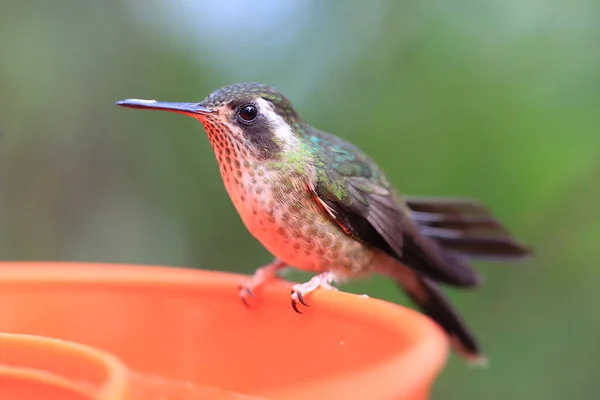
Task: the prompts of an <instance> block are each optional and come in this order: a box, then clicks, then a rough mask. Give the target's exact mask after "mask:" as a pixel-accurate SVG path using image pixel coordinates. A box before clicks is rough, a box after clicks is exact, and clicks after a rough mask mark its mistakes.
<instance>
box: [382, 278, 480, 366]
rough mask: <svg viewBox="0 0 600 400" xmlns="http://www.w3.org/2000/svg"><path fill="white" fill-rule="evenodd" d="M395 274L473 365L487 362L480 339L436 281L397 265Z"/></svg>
mask: <svg viewBox="0 0 600 400" xmlns="http://www.w3.org/2000/svg"><path fill="white" fill-rule="evenodd" d="M393 278H394V279H395V281H396V282H397V283H398V285H399V286H400V287H401V288H402V290H403V291H404V292H405V293H406V294H407V295H408V297H409V298H410V299H411V300H412V301H413V302H414V303H415V304H416V305H417V306H418V307H419V308H420V309H421V310H422V311H423V313H425V314H426V315H427V316H429V317H430V318H431V319H433V320H434V321H435V322H436V323H437V324H438V325H440V326H441V327H442V328H443V329H444V330H445V331H446V333H447V334H448V336H449V337H450V342H451V344H452V347H453V348H454V350H455V351H456V352H457V353H458V354H459V355H460V356H462V357H463V358H465V359H466V360H467V361H468V362H469V363H470V364H473V365H480V366H485V365H486V364H487V359H486V358H485V356H484V355H483V354H482V352H481V349H480V347H479V344H478V343H477V339H476V338H475V336H474V335H473V333H472V332H471V330H470V329H469V327H468V326H467V324H466V323H465V321H464V320H463V318H462V317H461V316H460V314H459V313H458V312H457V311H456V310H455V308H454V307H453V306H452V304H451V303H450V300H449V299H448V298H447V297H446V296H445V295H444V293H443V292H442V290H441V289H440V288H439V286H438V285H437V284H436V283H435V282H433V281H432V280H430V279H428V278H425V277H422V276H419V275H418V274H417V273H415V272H414V271H412V270H410V269H408V268H401V269H399V268H395V269H394V275H393Z"/></svg>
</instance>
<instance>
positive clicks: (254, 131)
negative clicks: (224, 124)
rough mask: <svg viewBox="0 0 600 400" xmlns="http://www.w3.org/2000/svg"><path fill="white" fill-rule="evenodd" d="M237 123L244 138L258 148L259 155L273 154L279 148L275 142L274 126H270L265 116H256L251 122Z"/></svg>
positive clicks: (267, 155)
mask: <svg viewBox="0 0 600 400" xmlns="http://www.w3.org/2000/svg"><path fill="white" fill-rule="evenodd" d="M238 124H239V125H240V126H241V128H242V130H243V132H244V136H245V137H246V139H248V141H250V143H252V144H253V145H254V147H255V148H257V149H258V151H259V154H260V155H261V156H263V157H265V158H266V157H269V156H273V155H275V154H276V153H277V152H278V151H279V150H280V149H279V145H278V144H277V143H275V134H274V132H273V130H274V127H272V126H271V124H270V123H269V121H268V120H267V118H266V117H265V116H262V115H260V116H258V118H257V119H256V120H255V121H254V122H253V123H251V124H244V123H238Z"/></svg>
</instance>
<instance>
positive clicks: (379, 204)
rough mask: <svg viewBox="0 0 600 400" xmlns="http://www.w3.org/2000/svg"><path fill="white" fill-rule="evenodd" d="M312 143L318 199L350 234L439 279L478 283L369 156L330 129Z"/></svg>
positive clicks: (315, 137)
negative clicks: (417, 218) (431, 233)
mask: <svg viewBox="0 0 600 400" xmlns="http://www.w3.org/2000/svg"><path fill="white" fill-rule="evenodd" d="M311 141H312V144H313V145H314V146H315V149H318V151H316V152H315V154H317V155H318V157H317V164H318V165H317V171H318V172H317V182H316V184H315V186H314V194H315V197H316V198H318V200H319V201H320V203H321V204H322V205H323V206H324V209H325V210H326V212H327V213H328V215H329V216H330V217H331V218H332V219H333V220H334V221H335V222H336V223H337V224H338V225H339V226H340V228H341V229H342V230H343V231H344V232H345V233H346V234H347V235H349V236H351V237H353V238H354V239H356V240H359V241H361V242H363V243H365V244H366V245H368V246H371V247H374V248H376V249H378V250H380V251H383V252H385V253H387V254H389V255H390V256H392V257H394V258H396V259H398V260H399V261H400V262H401V263H402V264H404V265H406V266H407V267H410V268H412V269H414V270H415V271H417V272H419V273H421V274H423V275H425V276H427V277H429V278H431V279H434V280H436V281H440V282H444V283H447V284H451V285H455V286H474V285H476V284H477V283H478V276H477V274H476V273H475V272H474V271H473V270H472V269H471V268H470V267H469V265H468V264H467V263H466V262H465V261H464V260H463V258H461V257H459V256H457V255H455V254H453V253H450V252H446V251H444V250H443V249H442V248H441V247H440V246H439V245H438V244H437V243H436V242H435V241H434V240H432V239H431V238H429V237H427V236H425V235H423V234H422V233H421V232H420V229H419V225H418V224H417V223H416V222H415V221H414V220H413V218H412V216H411V212H410V209H409V208H408V207H407V206H406V204H405V203H404V202H403V201H402V200H401V198H400V196H398V195H397V193H396V192H395V190H394V189H393V188H392V187H391V185H390V184H389V183H388V181H387V179H386V177H385V176H384V174H383V173H382V172H381V170H380V169H379V168H378V167H377V166H376V165H375V164H374V163H373V162H372V161H371V160H370V159H369V158H368V157H367V156H366V155H364V154H363V153H362V152H360V150H358V149H357V148H356V147H354V146H353V145H351V144H350V143H347V142H344V141H341V140H340V139H339V138H335V137H333V136H331V135H329V134H326V133H322V132H315V134H314V135H313V136H312V137H311Z"/></svg>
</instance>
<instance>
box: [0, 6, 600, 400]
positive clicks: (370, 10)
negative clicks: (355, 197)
mask: <svg viewBox="0 0 600 400" xmlns="http://www.w3.org/2000/svg"><path fill="white" fill-rule="evenodd" d="M1 9H2V12H0V88H1V91H0V134H1V139H0V257H1V258H2V259H16V260H25V259H28V260H32V259H34V260H35V259H37V260H81V261H98V262H125V263H128V262H130V263H146V264H163V265H180V266H189V267H195V268H205V269H222V270H228V271H243V272H248V273H249V272H251V271H252V270H253V269H254V268H255V267H257V266H258V265H261V264H263V263H265V262H267V261H268V260H269V259H270V256H269V255H268V254H267V253H266V251H265V250H264V249H263V248H262V247H261V246H260V244H259V243H258V242H256V241H255V240H254V239H253V238H252V237H251V236H250V235H249V234H248V233H247V231H246V230H245V228H244V227H243V225H242V224H241V222H240V219H239V217H238V216H237V214H236V213H235V211H234V209H233V206H232V205H231V203H230V201H229V199H228V198H227V195H226V193H225V190H224V188H223V186H222V183H221V180H220V176H219V173H218V169H217V165H216V162H215V159H214V156H213V154H212V150H211V149H210V146H209V143H208V141H207V140H206V139H205V137H204V132H203V130H202V128H201V126H200V124H198V123H197V122H196V121H194V120H192V119H191V118H184V117H181V116H176V115H173V114H168V113H164V114H163V113H147V112H134V111H131V110H124V109H121V108H118V107H116V106H114V102H115V101H117V100H120V99H122V98H127V97H138V98H157V99H161V100H174V101H199V100H201V99H202V98H204V96H205V95H207V94H208V93H209V92H210V91H212V90H213V89H216V88H218V87H220V86H223V85H227V84H230V83H234V82H240V81H259V82H263V83H267V84H270V85H274V86H276V87H277V88H279V89H280V90H281V91H283V92H284V93H285V94H286V95H287V96H288V97H290V98H291V99H292V101H293V102H294V103H295V105H296V107H297V109H298V110H299V111H300V112H301V114H302V115H303V116H304V117H305V118H306V119H307V120H308V121H309V122H310V123H311V124H313V125H315V126H317V127H319V128H321V129H324V130H328V131H331V132H334V133H336V134H338V135H341V136H344V137H346V138H348V139H350V140H351V141H353V142H355V143H356V144H358V145H359V146H361V147H362V148H364V149H365V150H366V151H367V152H368V153H370V154H371V155H373V157H374V158H376V159H377V160H378V161H379V162H380V163H381V165H382V166H383V167H384V168H385V169H386V170H387V171H388V174H389V175H390V178H391V179H392V180H393V181H394V182H395V183H396V184H397V185H398V186H399V187H400V188H401V190H402V191H404V192H405V193H409V194H419V195H450V196H470V197H475V198H479V199H481V200H483V201H484V202H485V203H487V204H488V205H489V206H490V207H491V208H492V209H493V210H494V211H495V213H496V214H497V215H498V216H499V217H500V218H501V219H502V220H504V221H506V223H507V224H508V225H509V226H510V227H511V229H513V230H514V232H515V233H516V234H517V235H518V236H519V237H521V238H522V239H524V240H525V241H527V242H529V243H531V244H533V246H534V247H535V250H536V257H535V258H534V259H533V260H530V261H528V262H526V263H523V264H519V265H515V266H500V265H492V264H482V265H481V270H482V271H483V272H484V273H485V275H486V276H487V281H486V284H485V285H484V287H482V288H481V290H478V291H477V292H476V293H458V292H452V293H451V296H452V298H453V299H454V300H455V301H456V303H457V305H458V306H459V307H460V308H461V309H462V310H463V312H464V315H465V317H466V318H467V319H468V320H469V321H470V323H471V325H472V326H473V327H474V329H476V331H477V332H478V333H479V335H480V337H481V339H482V341H483V343H484V345H485V348H486V350H487V354H488V356H489V358H490V359H491V367H490V368H489V369H488V370H484V371H473V370H469V369H468V368H466V367H464V365H463V364H462V362H461V361H460V360H458V359H457V358H456V357H453V358H452V359H451V362H450V364H449V365H448V368H447V369H446V371H445V372H444V373H443V374H442V376H441V377H440V379H439V381H438V383H437V385H436V388H435V392H434V398H436V399H463V400H464V399H481V398H485V399H489V400H493V399H545V400H550V399H563V398H565V397H567V396H569V398H572V399H591V398H596V397H597V393H598V391H599V390H600V383H599V382H598V378H597V376H596V373H597V368H598V367H599V365H600V362H599V361H598V360H599V359H600V346H598V337H599V333H600V313H597V312H595V311H593V308H594V305H597V304H598V299H599V297H598V295H597V291H598V289H597V288H598V285H599V284H600V268H598V264H599V263H600V256H598V251H597V250H595V249H596V247H595V246H596V245H597V241H598V239H599V238H600V217H599V215H600V214H599V211H598V206H599V205H600V201H599V200H600V132H599V128H600V113H598V109H599V106H600V75H599V74H598V71H600V52H599V51H598V43H599V40H600V24H598V23H597V21H598V19H599V17H600V3H599V2H597V1H593V0H578V1H574V2H570V3H569V2H558V1H548V2H538V1H533V0H509V1H504V2H501V1H495V2H493V1H475V0H471V1H464V0H462V1H461V0H457V1H452V2H417V1H405V2H399V1H393V0H388V1H376V2H359V1H355V2H340V1H337V2H336V1H331V2H318V1H316V0H313V1H300V0H293V1H292V0H290V1H288V2H278V1H275V0H271V1H263V2H251V3H247V2H244V1H241V0H237V1H224V2H210V1H199V0H198V1H191V0H188V1H185V0H177V1H159V0H148V1H141V0H137V1H136V0H129V1H127V0H121V1H89V0H88V1H81V0H79V1H75V0H60V1H52V2H44V1H41V0H38V1H33V0H21V1H16V0H12V1H11V0H4V1H3V5H2V7H1ZM232 248H235V251H231V249H232ZM291 277H292V278H298V277H300V275H292V276H291ZM301 278H304V276H302V277H301ZM345 289H346V290H351V291H356V292H366V293H369V294H371V295H372V296H378V297H381V298H385V299H389V300H392V301H402V302H405V299H404V298H403V297H402V296H401V295H400V294H398V293H397V292H396V290H395V288H394V286H393V284H391V283H390V282H387V281H385V280H383V279H379V278H374V279H373V280H369V281H366V282H357V283H354V284H351V285H348V286H346V287H345ZM406 304H408V303H406ZM399 378H400V379H401V377H399Z"/></svg>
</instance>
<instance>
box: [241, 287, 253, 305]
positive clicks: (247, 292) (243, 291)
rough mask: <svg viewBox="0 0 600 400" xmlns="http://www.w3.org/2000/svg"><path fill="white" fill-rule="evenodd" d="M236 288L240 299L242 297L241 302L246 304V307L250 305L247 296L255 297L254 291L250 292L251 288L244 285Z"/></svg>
mask: <svg viewBox="0 0 600 400" xmlns="http://www.w3.org/2000/svg"><path fill="white" fill-rule="evenodd" d="M238 289H239V295H240V299H242V302H243V303H244V304H245V305H246V307H250V304H249V303H248V297H255V296H254V293H252V290H251V289H250V288H249V287H248V286H246V285H240V286H239V287H238Z"/></svg>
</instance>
